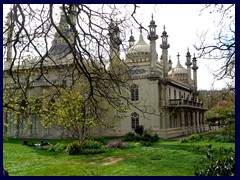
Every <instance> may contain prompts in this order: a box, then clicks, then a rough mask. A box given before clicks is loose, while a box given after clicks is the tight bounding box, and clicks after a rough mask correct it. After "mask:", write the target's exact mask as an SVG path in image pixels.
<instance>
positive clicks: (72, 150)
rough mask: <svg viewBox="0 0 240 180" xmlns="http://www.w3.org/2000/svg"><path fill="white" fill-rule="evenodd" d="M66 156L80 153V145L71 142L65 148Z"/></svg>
mask: <svg viewBox="0 0 240 180" xmlns="http://www.w3.org/2000/svg"><path fill="white" fill-rule="evenodd" d="M66 151H67V154H68V155H76V154H79V153H80V145H79V143H76V142H73V143H71V144H69V145H68V146H67V150H66Z"/></svg>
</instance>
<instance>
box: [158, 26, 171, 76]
mask: <svg viewBox="0 0 240 180" xmlns="http://www.w3.org/2000/svg"><path fill="white" fill-rule="evenodd" d="M161 38H162V44H161V45H160V48H162V61H163V72H164V77H168V65H167V63H168V48H169V47H170V45H169V44H168V39H167V38H168V35H167V32H166V31H165V26H163V33H162V36H161Z"/></svg>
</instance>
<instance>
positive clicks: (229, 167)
mask: <svg viewBox="0 0 240 180" xmlns="http://www.w3.org/2000/svg"><path fill="white" fill-rule="evenodd" d="M196 149H197V151H198V152H199V153H200V154H205V155H206V158H204V159H202V161H201V162H200V163H199V164H200V165H198V166H196V167H195V175H196V176H234V175H235V150H233V149H232V148H229V149H227V148H224V147H220V148H218V149H217V148H215V149H214V148H212V145H211V144H208V145H206V146H205V147H202V146H197V147H196Z"/></svg>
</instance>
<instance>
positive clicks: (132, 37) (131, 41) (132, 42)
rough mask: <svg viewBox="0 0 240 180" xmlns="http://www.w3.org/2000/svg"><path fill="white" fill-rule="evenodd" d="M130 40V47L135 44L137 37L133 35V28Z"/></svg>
mask: <svg viewBox="0 0 240 180" xmlns="http://www.w3.org/2000/svg"><path fill="white" fill-rule="evenodd" d="M128 42H129V48H131V47H133V46H134V43H135V39H134V36H133V35H132V30H131V36H130V38H129V40H128Z"/></svg>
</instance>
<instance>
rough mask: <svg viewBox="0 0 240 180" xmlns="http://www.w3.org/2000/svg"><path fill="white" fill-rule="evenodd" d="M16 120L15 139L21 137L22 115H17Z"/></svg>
mask: <svg viewBox="0 0 240 180" xmlns="http://www.w3.org/2000/svg"><path fill="white" fill-rule="evenodd" d="M15 118H16V123H14V138H17V137H19V121H20V115H19V114H17V115H16V116H15Z"/></svg>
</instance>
